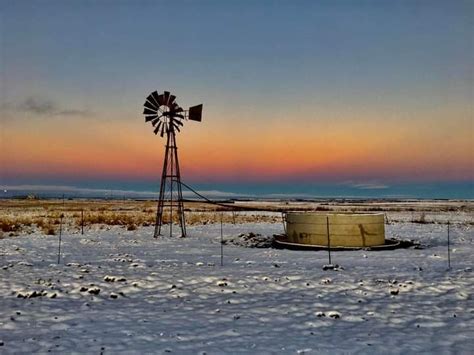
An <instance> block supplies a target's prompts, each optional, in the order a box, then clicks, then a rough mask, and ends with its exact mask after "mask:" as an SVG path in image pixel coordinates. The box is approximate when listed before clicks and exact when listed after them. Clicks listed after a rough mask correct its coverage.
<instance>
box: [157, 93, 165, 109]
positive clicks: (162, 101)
mask: <svg viewBox="0 0 474 355" xmlns="http://www.w3.org/2000/svg"><path fill="white" fill-rule="evenodd" d="M158 103H159V104H160V106H161V105H164V104H165V97H164V96H163V94H161V95H158Z"/></svg>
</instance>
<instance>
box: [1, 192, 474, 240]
mask: <svg viewBox="0 0 474 355" xmlns="http://www.w3.org/2000/svg"><path fill="white" fill-rule="evenodd" d="M235 207H237V208H250V209H252V208H254V209H255V210H259V209H262V208H265V209H266V210H267V211H274V212H279V211H285V210H291V211H321V212H376V211H378V212H380V211H383V212H387V213H389V212H399V211H412V212H413V213H414V215H415V217H414V218H413V219H412V221H411V222H414V223H432V222H430V221H427V219H426V215H425V212H430V213H431V212H446V211H459V212H463V213H469V212H472V211H474V204H473V203H470V202H463V203H460V202H449V201H446V202H430V203H428V204H427V203H424V202H416V201H414V202H383V201H380V202H370V201H368V202H361V201H335V200H327V201H321V202H313V203H306V202H304V203H302V202H298V201H295V202H291V201H281V202H271V203H264V204H262V203H261V202H255V201H248V202H245V203H244V202H239V203H235ZM185 211H186V223H187V224H188V225H203V224H204V225H205V224H212V223H220V221H221V219H222V221H223V223H237V224H241V223H252V222H262V223H280V222H282V218H281V216H280V215H279V214H278V213H276V214H273V215H272V214H264V215H262V214H259V213H258V212H251V211H247V212H239V211H236V212H232V211H230V210H229V209H228V208H225V207H222V206H215V205H208V204H203V203H200V202H186V203H185ZM61 215H64V218H63V224H64V227H65V228H68V229H69V230H71V229H73V230H76V231H78V230H80V228H81V225H82V223H84V226H85V227H88V226H91V225H117V226H123V227H124V228H127V229H128V230H135V229H136V228H138V227H140V226H150V225H154V223H155V218H156V201H132V200H112V201H104V200H67V201H64V203H63V201H62V200H0V235H2V234H5V233H6V234H8V235H17V234H19V233H30V232H33V231H35V230H41V231H43V233H45V234H50V235H54V234H55V233H57V231H58V230H59V223H60V219H61ZM82 215H83V216H84V220H83V221H82ZM163 219H164V222H165V223H168V222H169V214H168V213H165V215H164V217H163ZM173 222H174V223H178V222H179V221H178V218H177V215H176V214H174V215H173ZM390 222H396V219H395V218H391V220H390Z"/></svg>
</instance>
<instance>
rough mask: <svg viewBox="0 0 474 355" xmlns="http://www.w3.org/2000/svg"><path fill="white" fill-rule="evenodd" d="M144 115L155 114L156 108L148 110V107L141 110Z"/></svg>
mask: <svg viewBox="0 0 474 355" xmlns="http://www.w3.org/2000/svg"><path fill="white" fill-rule="evenodd" d="M143 114H144V115H156V110H150V109H149V108H146V107H145V109H144V110H143Z"/></svg>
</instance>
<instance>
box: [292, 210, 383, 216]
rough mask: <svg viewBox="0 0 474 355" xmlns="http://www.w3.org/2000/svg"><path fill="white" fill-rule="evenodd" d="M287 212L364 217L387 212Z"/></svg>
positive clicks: (299, 214)
mask: <svg viewBox="0 0 474 355" xmlns="http://www.w3.org/2000/svg"><path fill="white" fill-rule="evenodd" d="M285 214H286V215H287V216H288V215H290V214H291V215H298V216H302V215H304V216H308V215H310V216H344V217H348V216H350V217H363V216H385V213H381V212H374V213H370V212H364V213H359V212H344V211H337V212H336V211H335V212H330V211H324V212H323V211H321V212H319V211H314V212H313V211H309V212H304V211H295V212H293V211H289V212H285Z"/></svg>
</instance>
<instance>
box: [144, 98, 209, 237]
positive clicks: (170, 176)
mask: <svg viewBox="0 0 474 355" xmlns="http://www.w3.org/2000/svg"><path fill="white" fill-rule="evenodd" d="M175 99H176V96H174V95H171V93H170V92H168V91H165V92H164V93H163V94H158V92H156V91H154V92H152V93H151V94H150V95H148V97H147V98H146V101H145V103H144V105H143V106H144V110H143V114H144V115H145V122H151V124H152V125H153V127H154V130H153V132H154V133H155V134H158V133H160V136H161V137H163V136H164V135H165V134H166V146H165V155H164V159H163V171H162V173H161V184H160V195H159V199H158V208H157V211H156V223H155V232H154V237H155V238H157V237H158V236H159V235H161V227H162V226H163V224H169V233H170V237H171V236H172V235H173V218H174V217H177V219H178V222H179V227H180V228H181V236H182V237H185V236H186V219H185V216H184V206H183V192H182V189H181V172H180V169H179V159H178V147H177V144H176V132H180V128H181V127H183V123H184V121H186V120H192V121H198V122H201V117H202V104H201V105H197V106H193V107H190V108H189V110H187V111H185V110H183V109H182V108H181V107H180V106H179V105H178V104H177V103H176V101H175Z"/></svg>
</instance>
